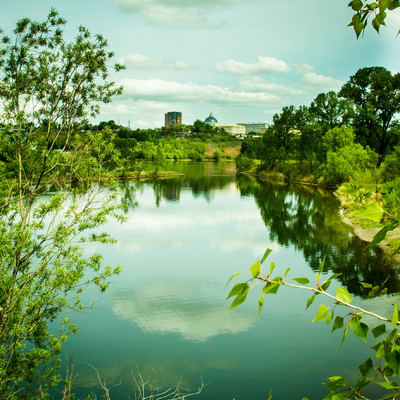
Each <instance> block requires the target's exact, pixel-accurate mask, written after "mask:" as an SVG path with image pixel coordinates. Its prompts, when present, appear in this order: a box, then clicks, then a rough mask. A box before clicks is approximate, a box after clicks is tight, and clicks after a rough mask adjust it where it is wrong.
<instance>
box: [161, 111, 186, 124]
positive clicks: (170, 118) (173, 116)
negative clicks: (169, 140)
mask: <svg viewBox="0 0 400 400" xmlns="http://www.w3.org/2000/svg"><path fill="white" fill-rule="evenodd" d="M181 123H182V113H181V112H178V111H170V112H167V113H166V114H165V126H168V125H178V124H181Z"/></svg>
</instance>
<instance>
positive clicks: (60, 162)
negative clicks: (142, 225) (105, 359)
mask: <svg viewBox="0 0 400 400" xmlns="http://www.w3.org/2000/svg"><path fill="white" fill-rule="evenodd" d="M64 24H65V21H64V20H63V19H62V18H60V17H59V16H58V14H57V12H56V11H54V10H51V12H50V14H49V16H48V17H47V19H46V20H45V21H44V22H41V23H38V22H34V21H31V20H29V19H23V20H20V21H19V22H18V23H17V26H16V28H15V30H14V34H13V36H12V37H9V36H6V35H5V34H4V33H3V32H1V38H0V41H1V43H2V45H1V47H0V74H1V85H0V99H1V103H2V106H3V114H2V116H1V123H2V129H1V136H0V137H1V140H0V154H1V158H0V172H1V173H0V398H1V399H7V400H16V399H35V400H37V399H47V398H49V395H50V391H51V389H52V388H54V387H56V386H57V385H60V384H64V389H61V392H62V393H61V397H62V398H64V399H67V398H72V395H71V394H70V391H69V386H70V384H71V381H70V380H69V379H68V378H72V377H67V379H66V380H62V379H61V377H60V375H59V372H58V369H59V367H60V354H61V350H62V344H63V343H64V342H65V340H66V339H67V337H68V335H69V334H70V333H72V332H74V331H75V330H76V328H75V326H74V325H73V324H72V323H70V322H69V320H68V318H66V314H67V313H69V312H71V311H73V310H81V309H82V308H84V307H87V306H90V304H83V303H82V302H81V299H80V295H81V293H82V292H84V291H86V290H89V289H91V288H93V289H94V288H96V287H97V288H98V289H100V290H101V291H103V290H105V289H106V288H107V285H108V279H109V277H110V276H111V275H113V274H117V273H118V272H119V270H120V267H119V266H115V267H113V266H104V265H102V257H101V256H100V255H99V254H96V253H95V254H92V255H90V256H88V255H86V254H85V252H84V248H83V243H84V241H88V240H89V241H94V242H99V243H109V242H112V241H113V240H112V238H111V237H110V236H109V235H108V234H107V233H101V231H100V230H99V228H100V227H101V226H102V225H103V224H104V223H105V222H106V221H107V219H108V218H117V219H118V220H120V221H122V220H123V216H121V211H122V210H121V206H120V201H119V196H118V193H117V192H115V191H114V190H112V189H111V188H110V190H109V191H108V192H107V193H104V192H103V193H102V194H100V193H99V186H98V185H94V184H93V183H94V182H98V181H101V180H103V178H104V176H105V175H107V177H109V175H110V173H111V171H114V170H118V167H119V166H120V163H121V159H120V157H119V153H118V152H117V151H116V149H115V147H114V146H112V135H111V134H110V133H108V132H104V133H102V134H91V133H86V134H81V132H80V131H81V129H80V126H81V124H82V123H84V121H85V119H86V118H87V117H88V116H89V115H95V114H97V113H98V112H99V108H98V105H99V103H107V102H109V101H110V100H111V99H112V97H113V96H115V95H118V94H119V93H121V88H118V87H115V85H114V84H113V83H112V82H110V81H109V80H108V72H109V68H110V67H109V61H110V59H111V58H112V57H113V54H112V53H110V52H108V51H107V42H106V40H105V39H104V38H102V36H100V35H95V36H93V35H91V34H90V33H89V32H88V31H87V29H85V28H83V27H80V28H79V31H78V34H77V36H76V38H75V39H74V40H73V41H72V42H69V43H68V42H65V41H64V39H63V25H64ZM114 68H115V69H116V70H119V69H121V66H119V65H115V66H114ZM89 272H90V273H89ZM93 289H91V290H93ZM61 316H64V318H60V317H61ZM54 321H58V323H57V324H58V325H57V326H58V327H59V328H58V329H57V328H56V326H54V324H52V322H54Z"/></svg>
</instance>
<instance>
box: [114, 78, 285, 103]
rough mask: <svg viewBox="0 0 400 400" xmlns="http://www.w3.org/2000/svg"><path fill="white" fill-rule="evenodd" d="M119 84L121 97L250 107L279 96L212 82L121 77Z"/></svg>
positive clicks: (276, 99)
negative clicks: (122, 92) (212, 83)
mask: <svg viewBox="0 0 400 400" xmlns="http://www.w3.org/2000/svg"><path fill="white" fill-rule="evenodd" d="M120 84H122V86H123V87H124V95H123V96H124V97H132V98H134V99H152V100H162V101H165V100H167V101H169V102H176V101H187V102H196V103H199V102H208V103H211V104H230V105H253V106H263V105H266V104H268V103H273V102H277V101H279V97H278V96H276V95H273V94H267V93H252V92H246V91H244V90H235V89H231V88H225V87H219V86H213V85H199V84H196V83H193V82H188V83H179V82H174V81H165V80H162V79H147V80H140V79H124V80H122V81H121V82H120Z"/></svg>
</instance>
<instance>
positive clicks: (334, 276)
mask: <svg viewBox="0 0 400 400" xmlns="http://www.w3.org/2000/svg"><path fill="white" fill-rule="evenodd" d="M340 275H342V274H336V273H335V274H332V275H331V276H330V277H329V278H328V281H331V280H332V279H336V278H338V277H339V276H340Z"/></svg>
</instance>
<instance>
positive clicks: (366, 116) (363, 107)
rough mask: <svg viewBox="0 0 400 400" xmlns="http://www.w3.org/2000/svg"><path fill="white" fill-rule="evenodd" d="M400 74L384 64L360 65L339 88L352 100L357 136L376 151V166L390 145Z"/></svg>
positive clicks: (397, 108)
mask: <svg viewBox="0 0 400 400" xmlns="http://www.w3.org/2000/svg"><path fill="white" fill-rule="evenodd" d="M399 89H400V74H395V75H393V76H392V74H391V72H390V71H388V70H387V69H386V68H383V67H366V68H361V69H359V70H358V71H357V72H356V73H355V74H354V75H352V76H351V77H350V79H349V80H348V82H346V83H345V84H344V85H343V87H342V88H341V89H340V92H339V96H341V97H344V98H346V99H348V100H350V101H352V102H353V103H354V106H355V109H356V114H355V118H354V129H355V134H356V139H357V141H358V142H359V143H361V144H362V145H363V146H367V145H368V146H369V147H371V149H372V150H374V151H375V152H377V153H378V154H379V160H378V166H379V165H380V163H381V162H382V160H383V158H384V156H385V154H386V153H387V150H388V149H389V148H390V146H391V145H393V140H394V135H393V134H392V132H391V129H392V128H394V127H395V125H393V123H392V122H393V120H394V117H395V115H396V113H398V112H399V111H400V92H399Z"/></svg>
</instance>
